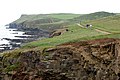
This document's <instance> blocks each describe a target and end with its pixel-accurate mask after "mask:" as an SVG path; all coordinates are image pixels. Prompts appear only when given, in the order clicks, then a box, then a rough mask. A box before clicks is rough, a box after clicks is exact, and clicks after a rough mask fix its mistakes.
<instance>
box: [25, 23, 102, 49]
mask: <svg viewBox="0 0 120 80" xmlns="http://www.w3.org/2000/svg"><path fill="white" fill-rule="evenodd" d="M68 29H69V31H68V32H66V33H64V34H63V35H61V36H56V37H53V38H47V39H43V40H40V41H34V42H31V43H28V44H27V45H25V46H24V48H25V47H38V46H41V47H49V46H55V45H59V44H62V43H65V42H73V41H76V40H80V39H81V38H85V37H93V36H98V35H104V34H103V33H100V32H97V31H95V30H94V29H85V28H81V27H79V26H77V25H71V26H69V27H68Z"/></svg>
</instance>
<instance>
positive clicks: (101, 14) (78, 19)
mask: <svg viewBox="0 0 120 80" xmlns="http://www.w3.org/2000/svg"><path fill="white" fill-rule="evenodd" d="M113 15H116V14H114V13H109V12H104V11H101V12H95V13H90V14H85V15H81V16H79V17H75V18H74V19H72V20H73V21H76V22H81V21H88V20H95V19H100V18H103V17H108V16H113Z"/></svg>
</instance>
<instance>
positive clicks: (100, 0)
mask: <svg viewBox="0 0 120 80" xmlns="http://www.w3.org/2000/svg"><path fill="white" fill-rule="evenodd" d="M97 11H107V12H115V13H120V0H1V1H0V25H1V24H3V25H4V24H7V23H10V22H12V21H14V20H16V19H18V18H19V17H20V15H21V14H41V13H43V14H45V13H79V14H83V13H92V12H97Z"/></svg>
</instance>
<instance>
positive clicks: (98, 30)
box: [95, 29, 111, 34]
mask: <svg viewBox="0 0 120 80" xmlns="http://www.w3.org/2000/svg"><path fill="white" fill-rule="evenodd" d="M95 31H97V32H101V33H103V34H111V33H110V32H106V31H103V30H100V29H95Z"/></svg>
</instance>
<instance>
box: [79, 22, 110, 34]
mask: <svg viewBox="0 0 120 80" xmlns="http://www.w3.org/2000/svg"><path fill="white" fill-rule="evenodd" d="M77 25H78V26H80V27H82V28H85V27H84V26H83V25H81V24H77ZM95 31H97V32H100V33H103V34H111V33H110V32H107V31H103V30H100V29H95Z"/></svg>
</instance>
